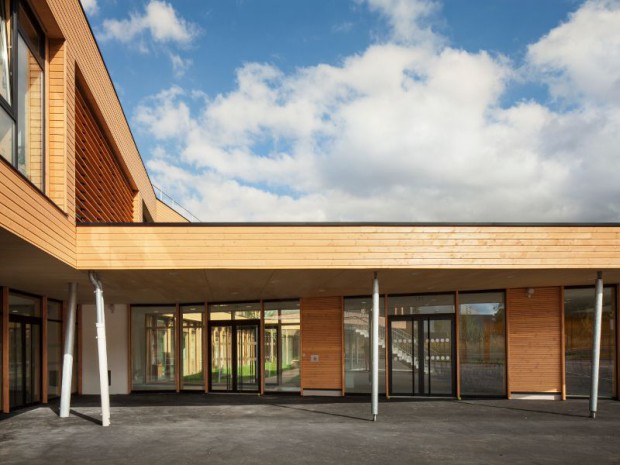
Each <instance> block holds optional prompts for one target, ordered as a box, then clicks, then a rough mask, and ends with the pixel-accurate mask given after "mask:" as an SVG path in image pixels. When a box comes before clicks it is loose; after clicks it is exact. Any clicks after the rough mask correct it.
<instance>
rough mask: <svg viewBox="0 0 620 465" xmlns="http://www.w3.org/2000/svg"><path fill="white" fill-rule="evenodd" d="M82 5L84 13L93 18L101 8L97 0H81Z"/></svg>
mask: <svg viewBox="0 0 620 465" xmlns="http://www.w3.org/2000/svg"><path fill="white" fill-rule="evenodd" d="M80 1H81V3H82V7H83V8H84V11H85V12H86V14H88V15H89V16H93V15H95V14H96V13H97V11H98V10H99V6H98V5H97V0H80Z"/></svg>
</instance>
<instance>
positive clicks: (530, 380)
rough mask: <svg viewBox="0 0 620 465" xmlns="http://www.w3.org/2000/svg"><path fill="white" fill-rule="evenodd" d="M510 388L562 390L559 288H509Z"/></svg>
mask: <svg viewBox="0 0 620 465" xmlns="http://www.w3.org/2000/svg"><path fill="white" fill-rule="evenodd" d="M506 301H507V305H508V308H509V309H510V310H509V313H508V319H509V320H510V321H509V328H510V329H509V333H508V344H509V346H510V359H509V362H508V363H509V366H508V376H509V379H510V383H509V384H510V390H511V392H513V393H516V392H539V393H543V392H544V393H561V392H562V350H561V338H562V321H561V320H562V302H561V288H559V287H547V288H536V289H535V292H534V294H533V295H532V296H531V297H528V296H527V289H508V291H507V293H506Z"/></svg>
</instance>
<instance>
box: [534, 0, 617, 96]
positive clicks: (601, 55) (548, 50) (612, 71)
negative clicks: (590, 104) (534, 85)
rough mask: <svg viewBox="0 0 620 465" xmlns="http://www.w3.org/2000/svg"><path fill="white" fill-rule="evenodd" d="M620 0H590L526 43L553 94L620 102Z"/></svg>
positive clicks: (536, 66)
mask: <svg viewBox="0 0 620 465" xmlns="http://www.w3.org/2000/svg"><path fill="white" fill-rule="evenodd" d="M619 31H620V1H615V0H592V1H588V2H586V3H585V4H584V5H583V6H582V7H581V8H580V9H579V10H577V11H576V12H575V13H574V14H572V15H571V17H570V19H569V21H568V22H566V23H564V24H562V25H560V26H558V27H556V28H555V29H553V30H551V32H549V34H547V35H546V36H545V37H544V38H543V39H541V40H540V41H539V42H537V43H536V44H533V45H532V46H530V47H529V50H528V60H529V62H530V64H531V65H532V67H534V68H535V69H536V70H537V71H538V72H540V73H541V74H542V76H543V79H545V80H546V81H547V82H548V83H549V85H550V86H551V90H552V92H553V94H554V95H555V96H556V97H562V98H574V97H583V98H586V99H595V100H596V101H597V102H606V101H612V102H613V103H614V104H616V105H617V104H620V32H619Z"/></svg>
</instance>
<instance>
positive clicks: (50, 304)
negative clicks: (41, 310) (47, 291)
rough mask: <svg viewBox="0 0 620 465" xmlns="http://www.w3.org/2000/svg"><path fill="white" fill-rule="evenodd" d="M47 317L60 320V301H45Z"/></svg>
mask: <svg viewBox="0 0 620 465" xmlns="http://www.w3.org/2000/svg"><path fill="white" fill-rule="evenodd" d="M47 319H48V320H56V321H62V302H58V301H57V300H48V301H47Z"/></svg>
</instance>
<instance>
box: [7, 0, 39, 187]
mask: <svg viewBox="0 0 620 465" xmlns="http://www.w3.org/2000/svg"><path fill="white" fill-rule="evenodd" d="M0 15H1V18H0V19H1V21H0V35H1V37H0V48H1V50H0V107H1V108H0V155H1V156H2V157H4V158H5V159H6V160H7V161H9V162H10V163H11V165H13V166H14V167H15V168H17V169H18V170H19V172H20V173H22V174H23V175H24V176H26V178H28V179H29V180H30V181H31V182H32V183H33V184H34V185H35V186H37V187H38V188H39V189H41V190H44V189H45V159H44V150H45V145H44V119H43V111H44V82H45V79H44V71H43V70H44V59H45V37H44V35H43V31H42V29H41V27H40V26H39V24H38V22H37V20H36V18H35V16H34V14H33V13H32V11H31V10H30V8H29V7H28V5H27V3H26V2H24V1H23V0H22V1H18V0H12V1H11V0H0Z"/></svg>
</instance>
